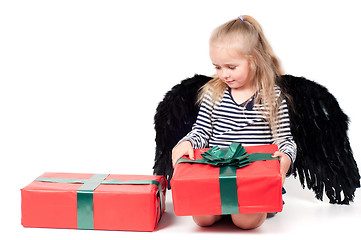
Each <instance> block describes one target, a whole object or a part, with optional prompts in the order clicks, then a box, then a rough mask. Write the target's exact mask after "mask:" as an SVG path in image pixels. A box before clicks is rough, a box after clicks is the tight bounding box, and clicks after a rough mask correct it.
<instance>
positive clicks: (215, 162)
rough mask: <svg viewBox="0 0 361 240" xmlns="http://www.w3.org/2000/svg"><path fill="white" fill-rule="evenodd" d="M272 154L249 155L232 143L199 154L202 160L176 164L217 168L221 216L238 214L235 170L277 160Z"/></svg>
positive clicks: (183, 160) (182, 161)
mask: <svg viewBox="0 0 361 240" xmlns="http://www.w3.org/2000/svg"><path fill="white" fill-rule="evenodd" d="M272 155H273V153H251V154H248V153H247V152H246V149H245V148H244V147H243V146H242V144H240V143H232V144H231V145H230V146H229V148H222V149H221V148H219V147H218V146H216V147H213V148H211V149H209V150H208V151H207V152H204V153H202V154H201V156H202V157H204V159H195V160H189V159H187V158H180V159H179V160H178V161H177V163H199V164H208V165H211V166H214V167H219V187H220V196H221V208H222V214H238V213H239V207H238V194H237V169H238V168H242V167H245V166H248V165H250V164H251V163H252V162H256V161H264V160H271V159H278V158H277V157H276V158H274V157H272Z"/></svg>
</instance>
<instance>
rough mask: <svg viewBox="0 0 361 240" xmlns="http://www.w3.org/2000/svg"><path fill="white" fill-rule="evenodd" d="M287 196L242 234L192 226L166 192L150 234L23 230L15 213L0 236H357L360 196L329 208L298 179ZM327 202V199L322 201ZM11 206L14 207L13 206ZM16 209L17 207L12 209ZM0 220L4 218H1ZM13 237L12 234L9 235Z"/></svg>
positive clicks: (225, 226)
mask: <svg viewBox="0 0 361 240" xmlns="http://www.w3.org/2000/svg"><path fill="white" fill-rule="evenodd" d="M285 187H286V188H287V194H286V196H285V197H284V200H285V202H286V204H285V206H284V210H283V212H282V213H279V214H277V215H276V216H274V217H272V218H269V219H267V220H266V222H265V223H264V224H263V225H262V226H261V227H260V228H258V229H255V230H251V231H242V230H240V229H238V228H237V227H235V226H234V225H233V224H232V222H231V221H230V219H227V218H226V219H224V220H222V221H221V222H219V223H217V224H215V225H214V226H212V227H208V228H201V227H198V226H196V225H195V224H194V223H193V220H192V218H191V217H177V216H175V215H174V212H173V207H172V199H171V198H172V196H171V192H170V191H169V192H168V193H167V200H166V212H165V214H164V215H163V217H162V219H161V221H160V222H159V224H158V226H157V228H156V231H154V232H151V233H149V232H121V231H91V230H69V229H40V228H39V229H37V228H23V227H22V226H21V225H20V214H18V213H19V212H17V213H15V214H14V216H16V217H14V216H12V217H10V218H9V219H10V221H8V222H6V223H5V222H4V223H5V226H6V225H8V227H5V228H3V227H4V225H3V224H2V226H1V228H2V230H1V235H3V234H4V235H3V236H5V235H6V234H7V233H9V234H15V235H16V237H18V238H19V239H20V238H30V239H35V238H36V239H76V238H81V239H96V238H102V239H120V238H123V237H127V239H129V237H145V238H146V239H184V238H187V237H191V238H192V239H193V238H199V239H218V238H219V237H222V239H228V238H229V239H231V238H232V239H234V237H236V236H239V237H243V236H244V235H246V236H247V238H255V239H258V238H262V239H265V238H267V239H286V238H290V237H302V239H307V238H308V237H312V239H313V238H314V237H318V239H320V237H322V238H323V237H331V236H332V237H338V238H350V237H352V238H354V237H357V236H359V235H360V234H361V231H360V223H361V196H360V194H361V193H360V190H359V189H358V190H357V192H356V198H355V201H354V202H353V203H351V204H350V205H348V206H339V205H331V204H328V203H326V202H320V201H318V200H316V199H315V198H314V197H313V193H312V192H311V191H309V190H303V189H302V187H301V186H300V183H299V182H298V179H293V178H289V179H287V182H286V184H285ZM326 201H327V200H326ZM14 205H15V203H14ZM13 207H15V206H13ZM15 208H16V209H17V210H20V206H19V204H16V207H15ZM3 220H4V219H3ZM12 236H13V235H12Z"/></svg>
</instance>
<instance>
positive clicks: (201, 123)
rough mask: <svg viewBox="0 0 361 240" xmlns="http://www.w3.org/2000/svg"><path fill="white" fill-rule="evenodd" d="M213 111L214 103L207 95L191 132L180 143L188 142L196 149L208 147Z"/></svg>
mask: <svg viewBox="0 0 361 240" xmlns="http://www.w3.org/2000/svg"><path fill="white" fill-rule="evenodd" d="M212 109H213V103H212V100H211V96H210V95H209V94H207V95H205V97H204V99H203V101H202V103H201V106H200V109H199V112H198V116H197V120H196V122H195V123H194V124H193V127H192V131H190V132H189V133H188V134H187V135H186V136H185V137H184V138H182V139H181V140H180V141H179V142H182V141H185V140H188V141H190V142H191V143H192V146H193V148H194V149H198V148H206V147H208V142H209V139H210V137H211V135H212V130H213V127H212V119H211V118H212Z"/></svg>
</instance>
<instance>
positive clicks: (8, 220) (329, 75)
mask: <svg viewBox="0 0 361 240" xmlns="http://www.w3.org/2000/svg"><path fill="white" fill-rule="evenodd" d="M359 9H360V8H359V7H358V4H357V1H351V0H348V1H347V0H343V1H313V0H312V1H308V0H303V1H281V0H273V1H267V0H262V1H250V0H248V1H242V0H236V1H210V0H208V1H195V0H190V1H189V0H183V1H178V2H174V1H157V0H153V1H145V0H144V1H140V0H133V1H105V0H104V1H90V0H86V1H78V0H70V1H69V0H62V1H52V0H44V1H39V0H32V1H20V0H19V1H18V0H9V1H1V2H0V159H1V164H2V179H3V180H2V182H3V183H2V187H1V198H0V201H1V204H0V212H1V216H2V217H1V218H0V223H1V224H0V228H1V229H2V230H1V232H0V235H6V234H7V233H8V232H9V233H10V232H11V233H16V234H17V235H19V237H21V236H23V237H27V236H30V237H32V236H37V237H38V238H40V239H45V238H49V237H52V238H56V239H61V238H65V237H69V238H74V237H92V236H96V237H104V236H106V237H107V238H109V237H110V238H111V237H113V238H118V237H122V236H125V235H127V234H135V235H134V236H142V235H138V234H143V233H125V232H104V231H90V232H89V231H72V230H52V229H50V230H48V229H25V228H23V227H22V226H21V225H20V218H21V215H20V188H22V187H24V186H25V185H27V184H28V183H30V182H31V181H32V180H33V179H34V178H35V177H37V176H39V175H40V174H42V173H43V172H49V171H53V172H85V173H93V172H94V173H117V174H152V166H153V160H154V150H155V142H154V138H155V132H154V128H153V117H154V113H155V109H156V107H157V104H158V103H159V102H160V101H161V100H162V98H163V96H164V94H165V93H166V92H167V91H168V90H169V89H170V88H171V87H172V86H173V85H175V84H177V83H179V82H180V80H182V79H184V78H186V77H191V76H193V75H194V74H195V73H199V74H205V75H211V74H213V72H214V69H213V67H212V64H211V62H210V60H209V57H208V37H209V35H210V32H211V31H212V29H213V28H215V27H216V26H218V25H220V24H222V23H223V22H226V21H228V20H230V19H232V18H235V17H237V16H238V15H240V14H248V15H251V16H253V17H255V18H256V19H257V20H258V21H259V22H260V23H261V25H262V27H263V29H264V31H265V34H266V37H267V38H268V39H269V41H270V42H271V45H272V46H273V49H274V51H275V53H276V55H278V57H279V58H280V60H281V62H282V65H283V67H284V69H285V71H286V72H287V73H288V74H292V75H296V76H304V77H306V78H309V79H312V80H315V81H317V82H318V83H320V84H322V85H324V86H326V87H327V88H328V89H329V90H330V92H331V93H333V94H334V96H335V97H336V98H337V99H338V101H339V103H340V106H341V108H342V109H343V110H344V111H345V112H346V114H347V115H348V116H349V117H350V119H351V123H350V131H349V137H350V141H351V146H352V148H353V150H354V156H355V158H356V160H357V162H358V164H359V165H361V162H360V155H361V152H360V148H359V147H358V146H359V144H360V140H359V136H358V135H359V134H360V132H361V131H360V126H359V125H358V123H360V122H361V115H360V114H359V113H358V110H356V105H357V103H358V101H357V96H358V94H359V85H357V84H359V82H360V80H361V78H360V74H359V71H360V70H359V69H360V67H359V64H360V56H361V47H360V42H361V36H360V31H359V25H360V23H361V20H360V16H359ZM290 181H292V180H290ZM294 187H295V188H297V190H291V194H292V192H294V193H295V195H297V191H298V189H300V191H301V187H300V186H299V184H297V183H296V184H294ZM358 193H359V194H360V192H359V191H358ZM289 194H290V193H289ZM304 194H305V196H306V197H305V198H306V205H307V204H311V205H312V206H319V205H320V204H321V203H319V202H316V201H314V200H313V196H312V194H311V195H309V193H304ZM359 194H358V195H357V194H356V200H357V199H358V198H360V196H359ZM307 196H308V197H307ZM291 197H292V195H291ZM296 198H297V196H296ZM291 203H292V201H291ZM290 205H292V204H290ZM168 206H169V207H168V210H169V211H170V213H168V217H169V216H170V215H171V214H172V209H171V204H170V203H169V204H168ZM297 206H298V205H297V204H296V207H297ZM322 206H323V207H324V205H323V204H321V208H322ZM351 207H353V209H355V207H356V209H360V201H358V202H357V201H356V202H355V203H354V204H353V206H351ZM326 209H327V208H326ZM337 209H339V208H337ZM342 209H343V208H342ZM323 211H327V210H325V209H324V208H323ZM337 211H339V210H337ZM345 211H347V210H345ZM317 212H318V210H317V208H316V210H315V211H314V212H312V214H309V215H311V216H309V217H310V218H311V219H312V217H313V216H317V215H318V214H317ZM349 212H350V211H349ZM331 215H332V214H331ZM326 216H328V215H327V212H326ZM277 217H278V216H277ZM307 217H308V216H306V215H305V216H302V219H304V218H307ZM279 218H282V216H280V217H279ZM172 219H173V221H175V220H174V218H172ZM176 219H183V218H176ZM286 219H287V218H286ZM346 219H347V218H346ZM348 219H350V221H351V222H354V221H356V220H361V215H360V214H357V215H352V216H351V218H348ZM162 220H163V219H162ZM178 221H179V220H178ZM184 221H191V220H190V219H189V218H187V219H186V220H184ZM279 221H280V224H281V223H282V224H285V226H284V229H293V228H290V227H289V226H288V225H287V224H289V222H292V219H289V221H286V220H279ZM307 222H308V223H309V221H307ZM343 222H344V221H343ZM345 222H348V221H345ZM335 224H336V223H335ZM187 227H191V228H192V230H194V229H195V228H194V226H193V224H192V223H191V224H190V225H185V226H184V228H187ZM304 227H308V228H309V229H312V230H313V229H315V226H314V225H312V226H311V225H309V226H302V223H301V226H300V227H297V228H295V232H292V231H289V232H288V234H289V235H295V234H298V233H297V232H302V231H303V229H304ZM184 228H182V227H173V228H172V227H171V226H168V227H167V228H165V227H164V228H163V229H161V230H159V231H157V232H155V233H152V234H147V235H146V237H147V238H151V237H154V238H160V237H162V236H160V235H162V234H163V235H167V234H169V236H173V235H171V234H173V233H177V234H178V235H176V236H182V234H196V233H199V231H198V230H194V231H192V230H189V229H187V230H186V229H184ZM4 230H5V231H4ZM355 231H356V232H357V231H358V232H359V230H355ZM209 232H212V231H208V233H209ZM220 232H223V231H220ZM281 232H282V231H281ZM278 233H280V232H277V231H271V232H270V233H269V234H270V236H273V235H274V234H276V237H277V238H279V237H280V236H282V235H279V234H278ZM303 233H304V232H303ZM102 234H103V235H102ZM179 234H181V235H179ZM232 234H233V233H232ZM263 234H267V232H266V233H265V232H264V233H263ZM340 234H341V232H340ZM129 236H132V235H129ZM197 236H207V238H209V236H210V234H207V233H205V234H203V235H200V234H197ZM250 236H255V237H257V236H260V237H262V234H260V235H259V234H251V235H250ZM167 237H168V236H167ZM183 237H184V236H183Z"/></svg>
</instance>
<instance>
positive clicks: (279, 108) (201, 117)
mask: <svg viewBox="0 0 361 240" xmlns="http://www.w3.org/2000/svg"><path fill="white" fill-rule="evenodd" d="M209 50H210V51H209V52H210V58H211V61H212V63H213V65H214V66H215V69H216V75H215V76H214V78H213V79H212V80H211V81H209V82H208V83H207V84H206V85H204V86H203V88H202V90H201V92H200V94H199V98H198V102H199V103H201V106H200V110H199V113H198V117H197V121H196V123H195V124H194V125H193V128H192V131H191V132H189V133H188V134H187V135H186V136H185V137H184V138H183V139H182V140H181V141H180V142H179V143H178V144H177V145H176V146H175V147H174V149H173V151H172V161H173V166H174V165H175V163H176V161H177V160H178V159H179V158H180V157H182V156H183V155H188V156H189V157H190V158H191V159H194V155H193V154H194V153H193V149H195V148H206V147H214V146H217V145H218V146H220V147H225V146H229V145H230V144H231V143H232V142H240V143H242V144H243V145H262V144H277V145H278V148H279V151H277V152H275V153H274V155H273V156H274V157H279V161H280V168H281V175H282V180H283V183H284V180H285V177H286V175H287V173H288V171H289V170H291V169H292V167H291V166H292V163H293V161H294V159H295V157H296V144H295V142H294V141H293V137H292V135H291V130H290V125H289V122H290V121H289V116H288V108H287V103H286V99H285V97H284V96H283V95H282V93H281V90H280V88H279V87H278V86H277V85H276V84H275V81H276V78H277V77H278V76H280V75H282V70H281V67H280V64H279V62H278V60H277V58H276V57H275V55H274V53H273V51H272V48H271V46H270V45H269V43H268V41H267V40H266V38H265V36H264V34H263V31H262V29H261V27H260V25H259V24H258V22H257V21H256V20H255V19H253V18H252V17H250V16H245V15H244V16H240V17H238V18H236V19H234V20H231V21H229V22H227V23H225V24H223V25H221V26H219V27H218V28H216V29H215V30H214V31H213V33H212V35H211V38H210V49H209ZM266 216H267V213H256V214H232V215H231V218H232V221H233V223H234V224H235V225H236V226H238V227H240V228H242V229H253V228H256V227H258V226H260V225H261V224H262V223H263V222H264V221H265V219H266ZM221 217H222V216H213V215H207V216H193V219H194V221H195V222H196V223H197V224H198V225H200V226H210V225H212V224H214V223H215V222H217V221H218V220H220V219H221Z"/></svg>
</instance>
